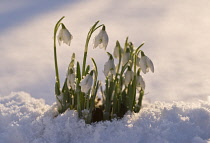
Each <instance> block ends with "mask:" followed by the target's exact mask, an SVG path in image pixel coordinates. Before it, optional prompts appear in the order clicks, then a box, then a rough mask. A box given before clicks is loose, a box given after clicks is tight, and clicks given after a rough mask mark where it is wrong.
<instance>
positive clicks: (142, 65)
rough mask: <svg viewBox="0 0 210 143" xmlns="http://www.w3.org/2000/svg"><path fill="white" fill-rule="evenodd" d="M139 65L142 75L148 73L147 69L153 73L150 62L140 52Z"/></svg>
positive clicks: (152, 66)
mask: <svg viewBox="0 0 210 143" xmlns="http://www.w3.org/2000/svg"><path fill="white" fill-rule="evenodd" d="M139 65H140V68H141V70H142V72H143V73H144V74H146V73H147V72H149V69H150V70H151V71H152V72H153V73H154V65H153V63H152V61H151V60H150V59H149V58H148V57H147V56H146V55H145V54H144V52H141V59H140V62H139Z"/></svg>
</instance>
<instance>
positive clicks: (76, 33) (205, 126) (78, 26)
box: [0, 0, 210, 143]
mask: <svg viewBox="0 0 210 143" xmlns="http://www.w3.org/2000/svg"><path fill="white" fill-rule="evenodd" d="M209 7H210V1H209V0H202V1H192V0H185V1H181V0H177V1H167V0H162V1H153V0H148V1H143V0H139V1H136V0H130V1H129V2H128V1H126V0H115V1H112V0H106V1H102V0H83V1H75V0H70V1H66V0H60V1H59V2H58V1H57V0H51V1H50V2H49V1H48V0H36V1H32V0H18V1H17V0H8V1H1V2H0V18H1V20H0V61H1V62H0V67H1V68H0V143H13V142H15V143H22V142H26V143H27V142H33V143H36V142H37V143H38V142H50V143H51V142H68V141H69V140H71V142H85V141H86V142H91V141H92V142H148V143H152V142H163V143H164V142H169V143H171V142H172V143H173V142H177V143H182V142H183V143H186V142H192V143H205V142H207V140H209V139H210V105H209V103H210V88H209V87H210V74H209V70H210V64H209V61H210V56H209V55H210V50H209V47H210V42H209V39H210V35H209V33H210V18H209V17H210V9H209ZM62 16H66V18H65V19H64V23H65V24H66V26H67V28H68V29H69V30H70V31H71V33H72V34H73V37H74V38H73V41H72V43H71V46H70V47H68V46H62V47H60V48H58V63H59V67H60V76H61V80H62V81H63V80H64V76H65V74H66V67H67V65H68V62H69V59H70V55H71V54H72V52H75V53H76V57H77V59H78V60H80V61H81V58H82V54H81V53H82V52H83V47H84V44H85V43H84V42H85V38H86V34H87V32H88V30H89V28H90V26H91V25H92V24H93V23H94V22H95V21H97V20H100V21H101V23H104V24H105V25H106V29H107V33H108V34H109V38H110V42H109V45H108V48H107V51H109V52H112V51H113V47H114V45H115V42H116V40H119V41H120V42H124V40H125V38H126V36H129V39H130V40H131V41H133V43H134V45H136V46H138V45H140V44H141V42H142V41H145V46H144V47H143V49H144V51H145V53H146V54H147V55H148V56H149V57H150V58H151V59H152V60H153V62H154V65H155V73H154V74H151V73H149V74H147V75H145V76H144V79H145V81H146V93H147V94H146V95H145V100H144V103H147V104H145V105H144V108H143V110H142V112H141V113H140V114H136V115H133V116H126V117H125V118H124V119H123V120H121V121H114V122H112V123H110V122H105V123H100V124H97V125H91V126H86V125H85V124H84V122H83V121H78V119H77V116H76V113H73V112H72V111H68V112H67V113H65V114H64V115H62V116H58V117H57V118H53V114H54V112H53V111H52V110H53V107H52V104H53V103H54V102H55V97H54V90H53V89H54V76H55V73H54V65H53V28H54V25H55V23H56V21H57V20H58V19H59V18H61V17H62ZM89 51H90V52H89V57H94V58H95V60H96V62H97V64H98V65H99V71H101V73H100V74H101V76H100V79H102V80H103V79H104V77H103V74H102V70H103V64H104V63H105V61H106V60H107V55H106V54H105V51H103V50H100V49H95V50H93V49H92V48H91V47H90V48H89ZM88 62H89V63H91V62H90V61H88ZM13 91H14V92H17V93H11V92H13ZM20 91H24V92H20ZM28 94H30V95H28ZM40 98H41V99H40ZM155 101H160V102H155ZM173 101H176V102H173ZM165 102H167V103H165ZM102 133H103V134H102ZM11 135H12V136H11ZM2 141H3V142H2Z"/></svg>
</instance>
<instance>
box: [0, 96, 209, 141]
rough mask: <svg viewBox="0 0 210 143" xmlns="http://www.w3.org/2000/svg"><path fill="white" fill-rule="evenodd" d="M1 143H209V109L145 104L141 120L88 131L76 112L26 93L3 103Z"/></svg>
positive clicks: (100, 125)
mask: <svg viewBox="0 0 210 143" xmlns="http://www.w3.org/2000/svg"><path fill="white" fill-rule="evenodd" d="M0 142H1V143H84V142H85V143H129V142H132V143H210V103H209V102H204V101H199V102H197V103H195V102H194V103H185V102H173V103H165V102H155V103H153V104H149V103H146V104H144V106H143V109H142V110H141V112H140V113H138V114H129V113H128V114H127V115H126V116H125V117H124V118H123V119H121V120H114V121H112V122H109V121H107V122H99V123H97V124H92V125H86V124H85V122H84V121H83V120H80V119H78V118H77V113H76V112H75V111H66V112H65V113H64V114H62V115H58V116H57V112H56V106H55V104H53V105H51V106H50V105H47V104H45V102H44V100H41V99H35V98H33V97H31V96H30V95H29V94H28V93H25V92H13V93H11V94H10V95H8V96H4V97H0Z"/></svg>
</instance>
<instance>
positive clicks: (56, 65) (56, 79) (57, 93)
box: [54, 16, 64, 95]
mask: <svg viewBox="0 0 210 143" xmlns="http://www.w3.org/2000/svg"><path fill="white" fill-rule="evenodd" d="M63 18H64V16H63V17H62V18H61V19H60V20H59V21H58V22H57V23H56V25H55V28H54V62H55V75H56V77H55V82H56V87H55V88H56V89H55V92H56V95H60V79H59V72H58V62H57V51H56V33H57V31H58V28H59V26H60V24H61V23H60V22H61V20H62V19H63Z"/></svg>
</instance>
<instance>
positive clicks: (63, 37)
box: [57, 24, 73, 46]
mask: <svg viewBox="0 0 210 143" xmlns="http://www.w3.org/2000/svg"><path fill="white" fill-rule="evenodd" d="M57 38H58V43H59V45H61V42H62V41H63V43H66V44H67V45H69V46H70V43H71V40H72V39H73V36H72V35H71V33H70V32H69V31H68V30H67V29H66V27H65V26H64V25H63V24H62V28H61V30H60V31H59V34H58V37H57Z"/></svg>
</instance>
